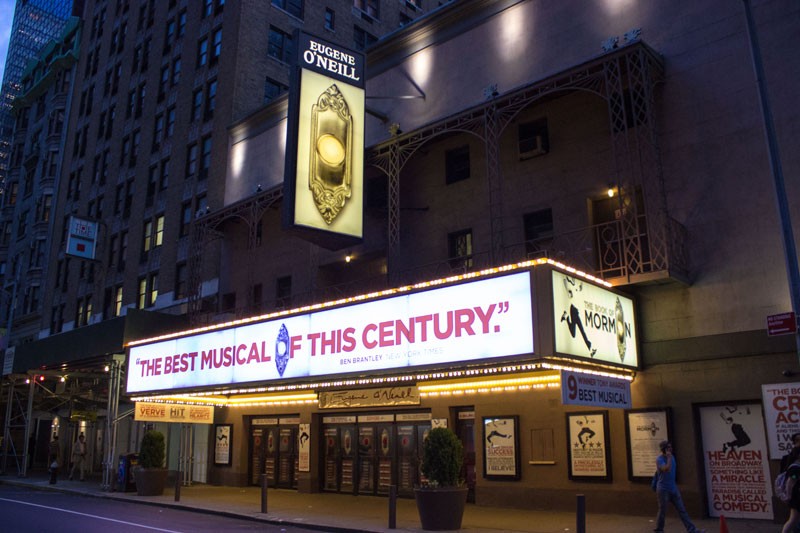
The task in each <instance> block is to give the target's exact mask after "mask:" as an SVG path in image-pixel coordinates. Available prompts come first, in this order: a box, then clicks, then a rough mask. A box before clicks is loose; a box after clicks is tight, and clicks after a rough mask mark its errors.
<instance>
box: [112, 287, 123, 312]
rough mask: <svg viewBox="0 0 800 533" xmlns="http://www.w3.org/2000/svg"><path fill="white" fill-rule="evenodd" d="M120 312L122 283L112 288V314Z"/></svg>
mask: <svg viewBox="0 0 800 533" xmlns="http://www.w3.org/2000/svg"><path fill="white" fill-rule="evenodd" d="M121 312H122V285H119V286H117V287H115V288H114V316H119V315H120V313H121Z"/></svg>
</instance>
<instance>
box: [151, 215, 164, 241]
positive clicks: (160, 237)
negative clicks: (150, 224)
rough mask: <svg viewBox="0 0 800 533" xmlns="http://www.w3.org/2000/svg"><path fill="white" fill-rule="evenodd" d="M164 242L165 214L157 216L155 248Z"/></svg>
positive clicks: (154, 236) (154, 235) (154, 237)
mask: <svg viewBox="0 0 800 533" xmlns="http://www.w3.org/2000/svg"><path fill="white" fill-rule="evenodd" d="M162 244H164V215H158V216H157V217H156V228H155V233H154V234H153V248H155V247H157V246H161V245H162Z"/></svg>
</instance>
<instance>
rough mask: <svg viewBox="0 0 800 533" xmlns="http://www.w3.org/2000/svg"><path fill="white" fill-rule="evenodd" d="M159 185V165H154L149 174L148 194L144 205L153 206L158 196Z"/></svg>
mask: <svg viewBox="0 0 800 533" xmlns="http://www.w3.org/2000/svg"><path fill="white" fill-rule="evenodd" d="M157 186H158V165H153V166H152V167H150V170H149V172H148V174H147V194H146V195H145V200H144V206H145V207H151V206H152V205H153V201H154V200H155V196H156V188H157Z"/></svg>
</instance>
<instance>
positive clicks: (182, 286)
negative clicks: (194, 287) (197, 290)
mask: <svg viewBox="0 0 800 533" xmlns="http://www.w3.org/2000/svg"><path fill="white" fill-rule="evenodd" d="M188 280H189V268H188V267H187V265H186V263H178V264H177V265H175V299H176V300H179V299H181V298H186V296H187V295H188V293H187V288H188V286H189V283H188Z"/></svg>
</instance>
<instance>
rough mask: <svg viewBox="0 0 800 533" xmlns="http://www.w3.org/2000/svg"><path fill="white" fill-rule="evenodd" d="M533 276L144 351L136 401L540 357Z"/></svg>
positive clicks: (135, 354) (130, 375)
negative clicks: (146, 395)
mask: <svg viewBox="0 0 800 533" xmlns="http://www.w3.org/2000/svg"><path fill="white" fill-rule="evenodd" d="M533 334H534V333H533V313H532V308H531V280H530V272H528V271H525V272H519V273H515V274H509V275H506V276H498V277H494V278H485V279H481V280H478V281H473V282H469V283H463V284H460V285H451V286H448V287H442V288H438V289H431V290H427V291H420V292H415V293H410V294H404V295H401V296H395V297H392V298H383V299H380V300H372V301H368V302H364V303H361V304H355V305H349V306H343V307H340V308H336V309H330V310H326V311H319V312H316V313H307V314H302V315H294V316H287V317H281V318H278V319H274V320H269V321H264V322H254V323H251V324H247V325H243V326H237V327H231V328H228V329H221V330H217V331H210V332H206V333H201V334H197V335H192V336H187V337H179V338H174V339H169V340H165V341H160V342H153V343H151V344H142V345H135V346H132V347H131V348H130V355H129V357H128V372H127V379H128V381H127V391H128V393H129V394H130V393H135V392H143V391H157V390H175V389H185V388H190V387H202V386H208V385H233V384H235V383H246V382H253V381H268V380H279V379H289V378H302V377H312V376H325V375H334V374H343V373H358V374H369V373H370V372H375V371H378V370H388V369H394V368H409V367H415V366H429V365H440V364H447V363H455V362H463V361H474V360H482V361H483V360H486V359H491V358H496V357H506V356H513V355H527V354H530V353H532V352H533Z"/></svg>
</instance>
